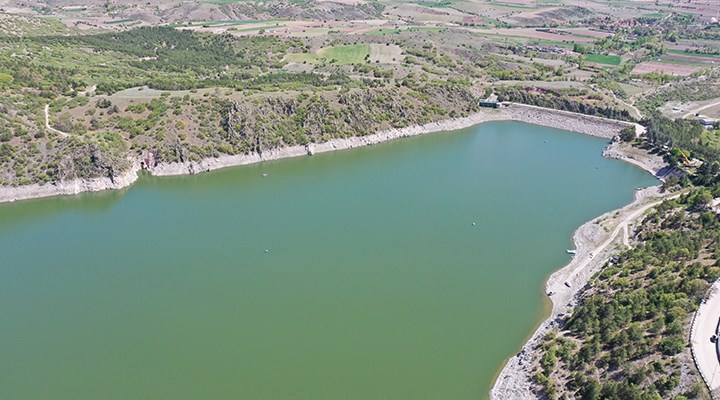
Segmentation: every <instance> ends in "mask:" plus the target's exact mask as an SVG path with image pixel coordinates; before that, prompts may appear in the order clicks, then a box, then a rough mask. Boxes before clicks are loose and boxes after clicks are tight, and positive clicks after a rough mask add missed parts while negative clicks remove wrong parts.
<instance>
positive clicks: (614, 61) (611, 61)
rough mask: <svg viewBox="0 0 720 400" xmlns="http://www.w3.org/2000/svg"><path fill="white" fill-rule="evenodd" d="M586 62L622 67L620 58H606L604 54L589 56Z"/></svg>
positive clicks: (586, 57)
mask: <svg viewBox="0 0 720 400" xmlns="http://www.w3.org/2000/svg"><path fill="white" fill-rule="evenodd" d="M585 61H587V62H593V63H598V64H606V65H620V61H622V60H621V59H620V56H606V55H604V54H588V55H586V56H585Z"/></svg>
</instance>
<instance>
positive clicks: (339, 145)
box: [0, 103, 629, 203]
mask: <svg viewBox="0 0 720 400" xmlns="http://www.w3.org/2000/svg"><path fill="white" fill-rule="evenodd" d="M489 121H519V122H525V123H529V124H534V125H540V126H547V127H551V128H561V129H566V130H570V131H574V132H578V133H583V134H586V135H592V136H599V137H604V138H611V137H613V136H615V135H616V134H617V133H618V132H619V131H620V130H621V129H622V128H624V127H626V126H628V125H629V123H627V122H622V121H615V120H610V119H606V118H600V117H593V116H587V115H583V114H576V113H571V112H567V111H558V110H551V109H545V108H541V107H534V106H527V105H523V104H515V103H512V104H509V105H505V106H504V107H502V108H500V109H488V110H483V111H480V112H477V113H475V114H472V115H470V116H467V117H462V118H453V119H448V120H444V121H438V122H432V123H429V124H426V125H416V126H410V127H407V128H400V129H389V130H385V131H381V132H378V133H375V134H372V135H368V136H360V137H352V138H343V139H331V140H329V141H327V142H323V143H311V144H309V145H307V146H291V147H285V148H279V149H272V150H268V151H264V152H263V153H262V154H258V153H251V154H241V155H232V156H231V155H225V156H220V157H216V158H206V159H203V160H201V161H189V162H183V163H159V164H158V165H155V166H153V167H152V168H150V169H149V172H150V174H152V175H154V176H172V175H191V174H197V173H200V172H207V171H212V170H216V169H220V168H227V167H233V166H239V165H246V164H253V163H258V162H262V161H270V160H278V159H282V158H290V157H300V156H304V155H312V154H316V153H323V152H328V151H335V150H343V149H351V148H355V147H363V146H370V145H373V144H377V143H381V142H386V141H389V140H394V139H399V138H403V137H410V136H417V135H424V134H428V133H433V132H441V131H453V130H458V129H463V128H468V127H471V126H474V125H478V124H481V123H484V122H489ZM131 165H132V167H131V168H130V170H128V171H126V172H123V173H122V174H120V175H118V176H115V177H112V178H110V177H103V178H92V179H76V180H68V181H62V182H55V183H48V184H43V185H40V184H32V185H26V186H18V187H10V186H0V203H4V202H13V201H19V200H27V199H34V198H41V197H51V196H60V195H74V194H78V193H82V192H96V191H101V190H109V189H121V188H124V187H127V186H129V185H131V184H132V183H133V182H135V181H136V180H137V174H138V172H139V171H140V162H139V161H138V160H132V163H131Z"/></svg>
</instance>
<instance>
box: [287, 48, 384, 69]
mask: <svg viewBox="0 0 720 400" xmlns="http://www.w3.org/2000/svg"><path fill="white" fill-rule="evenodd" d="M368 56H370V46H368V45H366V44H354V45H347V46H335V47H329V48H327V49H322V50H320V51H319V52H318V53H317V54H288V55H287V56H286V58H287V59H288V60H290V61H294V62H307V63H310V64H325V63H327V64H336V65H344V64H355V63H362V62H365V61H366V60H365V57H368Z"/></svg>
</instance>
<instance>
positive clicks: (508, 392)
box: [0, 103, 664, 400]
mask: <svg viewBox="0 0 720 400" xmlns="http://www.w3.org/2000/svg"><path fill="white" fill-rule="evenodd" d="M490 121H518V122H525V123H529V124H533V125H540V126H546V127H551V128H560V129H565V130H569V131H573V132H578V133H582V134H586V135H592V136H597V137H603V138H608V139H609V138H612V137H614V136H616V135H617V134H618V133H619V131H620V130H622V129H623V128H625V127H627V126H632V125H635V126H636V127H639V125H636V124H632V123H628V122H622V121H616V120H610V119H606V118H601V117H594V116H587V115H583V114H577V113H571V112H566V111H558V110H552V109H545V108H541V107H534V106H528V105H523V104H515V103H512V104H507V105H505V106H504V107H502V108H501V109H488V110H483V111H480V112H477V113H475V114H472V115H470V116H468V117H463V118H454V119H448V120H444V121H438V122H433V123H429V124H426V125H418V126H411V127H407V128H401V129H390V130H385V131H381V132H378V133H376V134H373V135H368V136H362V137H352V138H344V139H332V140H330V141H327V142H324V143H311V144H309V145H306V146H291V147H285V148H280V149H273V150H269V151H265V152H263V153H262V154H258V153H251V154H242V155H232V156H231V155H226V156H220V157H217V158H207V159H204V160H201V161H192V162H184V163H159V164H158V165H155V166H153V167H152V168H150V169H149V172H150V174H152V175H154V176H173V175H188V174H197V173H201V172H206V171H212V170H216V169H221V168H227V167H233V166H239V165H247V164H253V163H258V162H262V161H270V160H278V159H283V158H291V157H300V156H306V155H313V154H316V153H323V152H329V151H335V150H343V149H351V148H355V147H363V146H370V145H373V144H377V143H381V142H386V141H389V140H394V139H399V138H403V137H411V136H417V135H424V134H428V133H433V132H442V131H453V130H458V129H463V128H468V127H471V126H474V125H478V124H481V123H484V122H490ZM603 155H605V156H607V157H611V158H617V159H621V160H624V161H627V162H630V163H633V164H635V165H638V166H640V167H642V168H644V169H646V170H648V171H649V172H650V173H652V174H653V175H657V173H658V171H659V170H660V169H661V168H662V167H663V166H664V163H663V162H662V159H661V158H659V157H657V156H651V155H649V154H647V153H646V152H644V151H642V150H640V149H636V148H634V147H632V146H630V145H626V144H619V143H614V144H611V145H610V146H608V148H606V149H605V151H604V152H603ZM140 169H141V163H140V161H139V160H132V167H131V168H130V170H128V171H126V172H124V173H122V174H120V175H119V176H116V177H113V178H110V177H104V178H94V179H81V180H70V181H66V182H57V183H54V184H45V185H38V184H34V185H27V186H21V187H0V203H3V202H13V201H18V200H26V199H33V198H41V197H50V196H58V195H73V194H78V193H82V192H94V191H101V190H108V189H121V188H124V187H127V186H130V185H131V184H132V183H134V182H135V181H136V180H137V179H138V172H139V171H140ZM658 198H659V197H658V187H652V188H648V189H644V190H641V191H638V193H637V196H636V199H635V201H634V202H633V203H632V204H630V205H628V206H626V207H624V208H622V209H620V210H616V211H612V212H609V213H607V214H605V215H603V216H601V217H599V218H597V219H595V220H593V221H589V222H587V223H585V224H584V225H582V226H581V227H580V228H578V229H577V231H576V232H575V234H574V236H573V241H574V243H575V245H576V247H577V255H576V257H575V258H574V259H573V261H572V262H571V263H570V264H568V265H567V266H565V267H564V268H562V269H560V270H558V271H556V272H555V273H553V274H552V275H551V276H550V278H549V279H548V281H547V284H546V286H547V293H548V294H551V293H552V295H551V296H550V297H551V300H552V302H553V309H552V312H551V315H550V316H549V317H548V318H547V319H546V320H545V321H543V322H542V323H541V325H540V327H539V328H538V329H537V330H536V331H535V332H534V334H533V335H532V337H531V339H530V340H529V341H528V342H527V343H526V344H525V345H524V346H523V348H522V350H521V351H520V352H519V353H518V354H517V355H516V356H514V357H512V358H510V359H509V360H508V362H507V363H506V365H505V366H504V368H503V369H502V371H501V372H500V375H499V376H498V378H497V380H496V381H495V385H494V387H493V388H492V391H491V394H490V396H491V399H494V400H500V399H519V400H523V399H528V400H529V399H538V398H540V397H538V396H537V394H536V393H535V392H534V391H533V390H532V388H533V383H532V370H531V366H532V365H533V362H536V361H537V360H536V358H537V351H536V350H537V346H538V344H539V342H540V340H541V339H542V337H543V336H544V335H545V334H546V333H547V332H548V331H549V330H551V329H553V328H554V327H556V326H557V324H558V321H557V318H558V317H560V316H562V315H563V314H565V313H566V312H567V311H568V310H569V309H570V308H571V307H572V306H573V305H574V302H575V301H576V296H577V293H578V292H579V289H580V288H581V287H582V286H583V285H584V284H585V282H587V280H588V279H589V278H590V277H591V276H592V274H594V272H595V271H596V270H597V269H598V268H600V266H601V262H600V260H604V259H606V258H607V254H605V253H609V252H610V251H611V249H606V250H607V251H605V253H603V252H597V250H596V248H597V244H598V241H599V240H600V239H601V238H603V237H604V236H603V233H605V235H607V232H606V230H607V229H608V226H604V227H600V224H599V223H598V221H600V220H604V221H605V222H604V223H609V222H608V221H610V220H613V218H615V219H617V216H627V215H628V214H629V213H637V212H638V210H642V209H643V207H648V204H650V203H649V202H650V201H657V199H658ZM611 214H612V215H613V218H609V216H610V215H611ZM610 229H612V227H610ZM593 251H595V254H596V255H597V257H595V259H594V261H595V263H592V262H590V261H588V257H589V258H592V256H589V254H590V253H592V252H593ZM581 261H583V262H585V261H587V262H585V264H593V265H582V267H581V268H578V264H579V263H580V262H581ZM595 264H596V265H595ZM568 280H572V284H571V287H569V288H568V287H567V286H565V282H567V281H568Z"/></svg>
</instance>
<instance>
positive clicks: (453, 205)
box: [0, 122, 657, 400]
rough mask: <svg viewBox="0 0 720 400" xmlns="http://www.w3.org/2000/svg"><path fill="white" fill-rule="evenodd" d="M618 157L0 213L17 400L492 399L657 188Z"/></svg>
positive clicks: (535, 156) (379, 171) (251, 180)
mask: <svg viewBox="0 0 720 400" xmlns="http://www.w3.org/2000/svg"><path fill="white" fill-rule="evenodd" d="M605 144H606V141H605V140H603V139H598V138H592V137H588V136H584V135H580V134H574V133H570V132H566V131H561V130H557V129H550V128H542V127H537V126H532V125H527V124H521V123H514V122H498V123H488V124H484V125H480V126H477V127H474V128H470V129H465V130H461V131H457V132H453V133H451V134H449V133H448V134H434V135H429V136H423V137H415V138H408V139H402V140H398V141H394V142H390V143H384V144H381V145H377V146H374V147H369V148H362V149H354V150H348V151H342V152H336V153H328V154H320V155H316V156H313V157H303V158H297V159H289V160H280V161H275V162H268V163H262V164H257V165H250V166H244V167H238V168H233V169H227V170H222V171H216V172H213V173H208V174H202V175H197V176H192V177H178V178H152V177H143V178H141V179H140V181H138V183H137V184H135V185H134V186H133V187H131V188H130V189H128V190H125V191H122V192H104V193H97V194H84V195H80V196H76V197H68V198H52V199H44V200H34V201H27V202H20V203H16V204H6V205H0V355H1V357H2V362H1V363H0V397H1V398H3V399H73V400H85V399H93V400H94V399H123V400H125V399H156V400H157V399H161V400H162V399H173V400H177V399H254V400H255V399H257V400H264V399H268V400H284V399H292V400H324V399H327V400H338V399H348V400H354V399H357V400H361V399H362V400H367V399H414V400H421V399H486V398H487V397H488V392H489V389H490V387H491V384H492V380H493V378H494V376H495V374H496V373H497V372H498V370H499V368H500V367H501V366H502V363H503V360H504V359H505V358H507V357H509V356H511V355H512V354H514V353H515V352H517V351H518V350H519V348H520V346H521V345H522V343H523V342H524V341H525V340H526V338H527V337H528V336H529V335H530V333H531V331H532V330H533V328H534V326H536V324H537V323H538V321H539V320H540V319H542V318H543V316H544V313H545V312H546V305H547V304H546V300H545V299H544V295H543V286H544V281H545V279H546V277H547V276H548V275H549V274H550V273H551V272H552V271H553V270H556V269H558V268H559V267H561V266H562V265H564V264H565V263H566V262H567V261H568V256H567V254H566V253H565V250H566V249H567V248H570V247H571V235H572V232H573V231H574V230H575V229H576V228H577V227H578V226H579V225H581V224H582V223H583V222H585V221H587V220H589V219H591V218H593V217H595V216H597V215H599V214H601V213H603V212H606V211H608V210H612V209H615V208H618V207H621V206H623V205H625V204H628V203H630V202H631V201H632V198H633V193H634V189H635V188H636V187H639V186H647V185H652V184H656V183H657V181H656V180H655V179H654V178H653V177H652V176H650V175H648V174H647V173H645V172H643V171H641V170H640V169H638V168H636V167H634V166H632V165H629V164H626V163H623V162H620V161H615V160H607V159H603V158H602V157H601V150H602V148H603V146H604V145H605ZM263 174H267V176H263ZM473 223H475V225H473Z"/></svg>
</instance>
